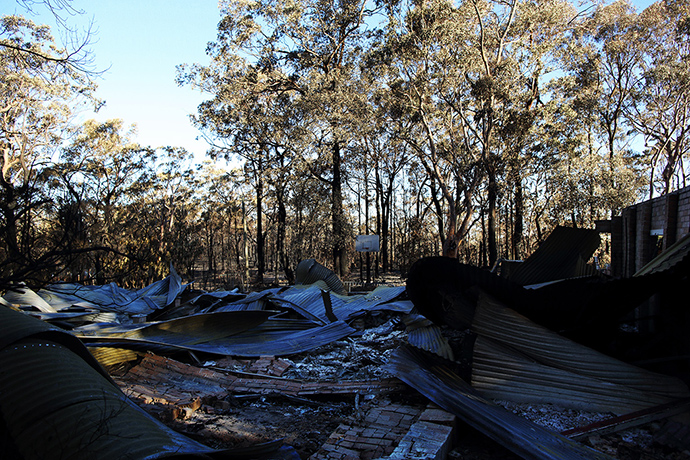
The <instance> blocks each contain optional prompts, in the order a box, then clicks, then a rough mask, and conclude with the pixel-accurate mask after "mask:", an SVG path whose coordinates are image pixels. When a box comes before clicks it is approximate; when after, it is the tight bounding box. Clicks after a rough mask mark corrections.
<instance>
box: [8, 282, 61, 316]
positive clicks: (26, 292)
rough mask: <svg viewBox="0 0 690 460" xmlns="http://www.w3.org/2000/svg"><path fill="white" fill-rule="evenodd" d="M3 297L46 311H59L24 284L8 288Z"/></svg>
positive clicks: (9, 301) (13, 302)
mask: <svg viewBox="0 0 690 460" xmlns="http://www.w3.org/2000/svg"><path fill="white" fill-rule="evenodd" d="M3 297H4V299H5V301H6V302H8V303H9V304H14V305H26V306H32V307H36V308H37V309H38V310H39V311H42V312H45V313H55V312H56V311H57V310H56V309H55V307H54V306H53V305H51V304H49V303H48V302H46V301H45V300H44V299H43V298H42V297H41V296H39V295H38V294H36V293H35V292H34V291H32V290H31V289H29V288H28V287H26V285H23V284H22V285H19V286H17V287H16V288H12V289H8V290H7V292H6V293H5V295H4V296H3Z"/></svg>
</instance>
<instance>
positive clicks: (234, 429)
mask: <svg viewBox="0 0 690 460" xmlns="http://www.w3.org/2000/svg"><path fill="white" fill-rule="evenodd" d="M359 326H360V327H361V328H362V332H361V334H359V335H358V336H355V337H351V338H348V339H346V340H341V341H337V342H334V343H332V344H329V345H327V346H323V347H320V348H318V349H315V350H312V351H310V352H308V353H303V354H300V355H294V356H289V357H284V358H273V357H264V358H262V360H263V362H264V363H265V362H270V364H268V365H265V366H264V367H263V370H262V369H261V366H258V367H257V364H258V363H259V361H261V360H233V359H227V358H226V359H221V360H217V359H213V357H207V358H209V359H208V360H206V359H201V360H199V358H200V357H198V356H196V357H195V358H196V361H195V360H194V359H193V358H192V357H190V356H187V357H185V356H181V357H176V358H177V359H178V360H179V361H186V362H188V363H189V364H190V369H192V368H194V369H196V368H204V369H208V370H212V371H213V372H215V373H216V374H214V375H215V376H216V377H214V378H216V379H217V376H218V375H227V376H228V377H230V376H233V375H234V376H235V377H237V376H240V377H246V378H248V379H249V378H252V377H257V376H258V375H260V374H262V373H265V374H268V375H271V378H269V379H267V380H266V381H267V382H270V381H272V380H271V379H275V380H278V379H279V380H280V383H283V382H288V383H289V382H301V384H304V383H305V382H309V383H314V384H322V385H321V387H319V388H322V389H323V390H318V389H317V390H315V391H313V392H312V393H311V394H309V395H296V394H290V393H289V392H287V391H280V390H279V391H273V390H272V391H270V392H266V391H263V390H262V389H261V387H260V386H259V387H258V388H259V389H258V390H257V389H256V388H255V387H252V388H255V389H254V390H246V389H244V390H241V391H230V390H229V391H227V392H221V393H216V394H208V393H207V394H200V393H199V392H198V391H197V392H196V393H195V395H196V396H197V399H196V400H195V401H196V403H193V404H192V403H190V404H183V403H180V402H179V401H178V402H175V401H173V398H170V397H168V400H167V401H165V398H161V399H160V400H154V401H152V399H151V398H150V397H142V396H141V395H139V397H138V398H137V395H133V394H132V392H131V391H130V392H129V394H130V396H132V397H134V399H135V400H137V401H138V402H139V403H140V405H141V406H142V407H143V408H144V409H145V410H147V411H149V412H150V413H152V414H154V415H155V416H157V417H159V418H160V419H161V420H163V421H164V422H165V423H166V424H168V425H169V426H171V427H172V428H174V429H176V430H178V431H180V432H183V433H185V434H186V435H188V436H190V437H192V438H194V439H197V440H199V441H201V442H203V443H205V444H207V445H210V446H213V447H216V448H228V447H246V446H251V445H255V444H259V443H263V442H269V441H273V440H276V439H282V440H283V441H284V442H285V443H286V444H289V445H291V446H293V447H294V448H295V449H296V450H297V452H298V453H299V455H300V458H302V459H307V458H312V459H322V458H337V457H333V456H328V455H329V454H328V452H327V449H326V450H324V449H325V447H327V446H328V445H329V442H330V443H332V442H333V441H332V440H333V437H334V436H336V435H337V436H336V437H338V436H339V438H338V439H343V437H342V435H343V433H350V434H352V433H360V434H362V433H366V431H365V430H366V428H367V426H368V425H371V424H372V423H373V422H372V420H373V419H372V416H371V415H370V414H372V413H374V412H375V411H381V410H386V409H388V408H394V409H391V410H394V411H398V412H400V411H401V409H400V408H406V409H405V410H407V411H408V413H409V414H412V415H410V418H414V417H418V416H419V414H421V412H422V411H424V410H425V409H427V408H428V407H429V402H428V401H427V400H426V399H425V398H424V397H422V396H421V395H419V394H418V393H417V392H415V391H414V390H412V389H409V388H407V387H405V386H404V385H402V384H399V385H398V386H386V385H387V384H386V385H383V386H382V387H381V388H379V389H378V390H374V391H371V392H368V393H367V392H364V393H362V392H361V391H355V390H353V391H349V392H348V391H347V388H346V387H347V385H348V384H349V383H351V384H352V385H354V384H355V383H359V382H387V381H388V380H393V379H391V376H390V375H389V374H388V373H387V372H386V371H385V369H384V367H383V366H384V364H385V363H386V362H387V359H388V356H389V355H390V353H391V352H392V351H393V350H394V349H395V348H397V346H398V345H400V344H401V343H404V342H405V340H406V333H405V329H404V325H403V324H402V322H401V321H400V320H399V319H398V318H396V317H393V316H385V317H384V316H380V317H378V318H365V319H363V320H362V321H360V324H359ZM202 358H203V357H202ZM216 358H217V357H216ZM267 360H268V361H267ZM133 371H134V369H129V370H125V369H120V370H119V371H114V374H115V376H116V380H117V381H118V382H119V383H120V385H121V386H122V388H123V390H125V392H126V393H128V390H131V389H132V387H133V386H134V385H139V386H141V385H144V386H145V384H146V382H142V380H141V376H140V375H136V374H135V373H133ZM170 372H172V371H170ZM184 378H186V377H184ZM184 378H183V379H184ZM209 378H211V377H209ZM182 381H183V382H184V380H182ZM254 384H255V385H256V384H257V383H256V382H255V383H254ZM258 384H259V385H260V382H259V383H258ZM223 385H224V384H221V385H220V386H223ZM266 385H269V384H268V383H266ZM336 386H338V388H343V391H342V392H340V393H338V392H337V391H339V390H337V389H336V390H333V388H335V387H336ZM152 387H155V388H157V389H158V390H160V388H161V385H160V384H158V385H156V384H152ZM329 389H330V390H333V391H335V392H332V393H329V392H328V391H329ZM262 393H263V394H262ZM154 399H155V398H154ZM161 401H162V402H161ZM499 404H501V405H503V406H504V407H505V408H506V409H508V410H511V411H513V412H515V413H517V414H519V415H521V416H523V417H525V418H528V419H530V420H532V421H534V422H535V423H538V424H540V425H543V426H546V427H548V428H551V429H553V430H554V431H563V430H565V429H568V428H574V427H577V426H581V425H587V424H589V423H592V422H593V421H596V420H602V419H605V418H609V417H611V416H612V414H598V413H587V412H582V411H576V410H572V409H564V408H559V407H555V406H552V405H528V404H514V403H508V402H499ZM414 414H417V415H414ZM687 415H688V414H686V419H680V421H677V422H676V421H669V420H661V421H657V422H651V423H647V424H645V425H643V426H641V427H637V428H631V429H627V430H624V431H621V432H618V433H612V434H608V435H604V436H590V437H587V438H586V439H584V441H583V443H584V444H586V445H588V446H590V447H593V448H594V449H597V450H599V451H601V452H604V453H606V454H608V455H611V456H612V457H614V458H617V459H620V460H651V459H672V460H675V459H690V451H689V450H687V444H686V445H685V446H683V445H679V444H678V442H677V441H674V440H673V436H670V435H669V425H670V426H671V427H673V426H677V427H680V428H678V429H679V430H680V431H678V433H680V434H677V436H680V437H681V438H682V437H683V436H685V434H687V433H686V432H684V431H682V430H683V429H686V428H687V425H688V423H690V420H688V419H687ZM674 424H675V425H674ZM401 426H402V425H401ZM405 426H407V425H405ZM405 430H406V428H404V427H403V428H401V429H400V430H399V431H400V432H396V433H397V434H396V433H394V435H395V436H398V437H397V438H396V437H395V436H393V435H391V436H390V439H391V441H390V442H389V443H388V444H387V445H386V446H383V447H380V448H379V447H377V448H376V449H378V450H375V449H374V448H372V449H371V450H370V451H367V450H366V449H364V450H360V451H359V453H358V454H357V455H359V456H358V457H352V458H361V459H375V458H385V457H386V456H387V454H389V453H390V451H391V449H392V448H393V447H394V444H395V443H396V442H399V441H400V439H401V436H403V435H404V433H403V432H404V431H405ZM338 433H340V434H338ZM685 441H686V443H687V437H686V439H685ZM355 444H356V442H355ZM681 444H682V443H681ZM446 458H448V459H465V460H488V459H493V460H495V459H505V460H509V459H517V458H519V457H517V456H516V455H515V454H513V453H512V452H510V451H509V450H507V449H505V448H503V447H502V446H501V445H499V444H498V443H496V442H494V441H492V440H491V439H489V438H487V437H486V436H484V435H483V434H481V433H479V432H477V431H476V430H475V429H474V428H472V427H470V426H469V425H466V424H464V423H462V422H459V421H456V422H455V429H454V436H453V437H452V446H451V448H450V450H449V452H448V454H447V456H446Z"/></svg>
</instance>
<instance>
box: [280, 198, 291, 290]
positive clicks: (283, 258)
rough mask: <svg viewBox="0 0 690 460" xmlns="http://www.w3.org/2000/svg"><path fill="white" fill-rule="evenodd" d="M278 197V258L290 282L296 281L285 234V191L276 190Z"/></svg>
mask: <svg viewBox="0 0 690 460" xmlns="http://www.w3.org/2000/svg"><path fill="white" fill-rule="evenodd" d="M276 192H277V193H276V198H277V200H278V227H277V230H276V252H277V253H278V260H279V261H280V265H281V268H282V269H283V273H285V278H286V279H287V282H288V284H294V283H295V273H294V272H293V271H292V269H291V268H290V258H289V256H288V254H287V251H286V250H285V235H286V231H285V229H286V227H287V210H286V209H285V200H284V191H283V190H279V191H276Z"/></svg>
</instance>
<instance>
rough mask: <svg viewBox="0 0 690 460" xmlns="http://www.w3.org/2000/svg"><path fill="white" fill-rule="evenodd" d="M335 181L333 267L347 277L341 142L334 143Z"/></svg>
mask: <svg viewBox="0 0 690 460" xmlns="http://www.w3.org/2000/svg"><path fill="white" fill-rule="evenodd" d="M331 154H332V156H333V158H332V161H333V180H332V183H331V214H332V217H331V218H332V221H333V267H334V269H335V272H336V274H338V275H340V276H345V275H346V274H347V272H348V261H347V247H346V241H347V231H346V230H347V228H346V225H345V216H344V214H343V184H342V177H341V160H342V159H341V157H340V142H338V141H335V142H333V147H332V149H331Z"/></svg>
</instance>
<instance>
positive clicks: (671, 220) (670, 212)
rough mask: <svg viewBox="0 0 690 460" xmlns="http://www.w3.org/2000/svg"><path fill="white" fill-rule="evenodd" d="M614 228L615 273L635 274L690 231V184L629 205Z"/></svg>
mask: <svg viewBox="0 0 690 460" xmlns="http://www.w3.org/2000/svg"><path fill="white" fill-rule="evenodd" d="M610 231H611V259H612V261H611V271H612V274H613V275H614V276H632V275H634V274H635V272H637V271H638V270H640V269H641V268H642V267H644V266H645V265H646V264H647V263H648V262H649V261H651V260H652V259H653V258H654V257H656V255H657V254H658V253H659V252H661V251H663V250H665V249H667V248H668V247H669V246H671V245H672V244H673V243H675V242H676V241H678V240H679V239H681V238H683V237H684V236H685V235H687V234H688V233H690V187H686V188H684V189H681V190H677V191H675V192H672V193H669V194H668V195H664V196H660V197H657V198H654V199H652V200H648V201H645V202H642V203H638V204H636V205H633V206H630V207H628V208H625V209H624V210H623V211H622V212H621V216H620V217H616V218H614V219H612V221H611V226H610Z"/></svg>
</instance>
